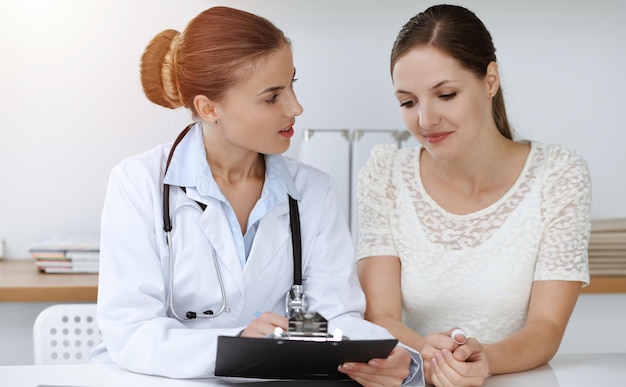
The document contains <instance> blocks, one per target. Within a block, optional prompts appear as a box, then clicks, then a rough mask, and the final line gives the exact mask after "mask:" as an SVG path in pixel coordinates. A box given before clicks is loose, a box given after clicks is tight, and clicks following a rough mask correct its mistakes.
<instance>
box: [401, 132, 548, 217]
mask: <svg viewBox="0 0 626 387" xmlns="http://www.w3.org/2000/svg"><path fill="white" fill-rule="evenodd" d="M524 142H525V143H528V144H530V151H529V152H528V156H526V161H525V162H524V167H523V168H522V170H521V171H520V173H519V175H518V176H517V179H515V183H513V185H512V186H511V187H510V188H509V189H508V190H507V191H506V192H505V193H504V194H503V195H502V196H501V197H500V198H499V199H498V200H496V201H495V202H493V203H491V204H489V205H488V206H487V207H484V208H481V209H480V210H478V211H474V212H470V213H467V214H455V213H452V212H450V211H448V210H446V209H445V208H443V207H441V206H440V205H439V203H437V202H436V201H435V199H433V198H432V197H431V196H430V195H429V194H428V192H427V191H426V189H425V188H424V183H423V181H422V174H421V172H420V154H421V152H422V149H423V147H421V146H417V147H415V154H414V160H415V162H414V163H413V165H414V166H415V167H414V168H415V169H414V176H415V179H414V181H415V182H416V184H417V188H418V192H421V193H422V195H423V198H424V200H425V201H426V202H427V203H428V204H429V205H430V206H431V207H433V208H434V209H436V210H437V211H439V212H441V213H442V214H444V215H445V216H446V217H449V218H454V219H472V218H479V217H481V216H484V215H485V214H488V213H491V212H494V211H496V210H497V209H498V208H499V207H500V206H501V205H502V204H503V203H505V202H506V201H507V200H509V199H510V198H511V196H513V195H514V194H515V192H516V191H517V190H518V189H519V186H520V185H521V184H522V183H524V182H525V181H526V180H527V179H528V177H527V175H528V170H529V169H530V166H531V165H532V161H533V160H534V159H535V154H536V152H537V143H536V142H534V141H524Z"/></svg>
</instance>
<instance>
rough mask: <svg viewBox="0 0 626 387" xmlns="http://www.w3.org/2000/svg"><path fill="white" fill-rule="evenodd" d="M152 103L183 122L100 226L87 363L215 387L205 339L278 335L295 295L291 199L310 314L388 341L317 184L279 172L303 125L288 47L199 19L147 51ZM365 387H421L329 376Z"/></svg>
mask: <svg viewBox="0 0 626 387" xmlns="http://www.w3.org/2000/svg"><path fill="white" fill-rule="evenodd" d="M141 80H142V84H143V87H144V91H145V94H146V96H147V97H148V98H149V99H150V100H151V101H152V102H154V103H157V104H159V105H162V106H165V107H168V108H177V107H180V106H184V107H186V108H189V109H190V110H191V112H192V115H193V118H194V120H195V123H194V124H192V125H190V126H189V127H188V128H186V130H185V131H184V132H183V133H181V135H180V136H179V138H178V139H177V140H176V141H175V142H174V144H168V145H163V146H159V147H157V148H155V149H152V150H150V151H147V152H145V153H143V154H140V155H138V156H135V157H131V158H129V159H127V160H124V161H122V162H121V163H120V164H119V165H118V166H116V167H115V168H114V169H113V171H112V172H111V176H110V181H109V186H108V190H107V195H106V200H105V204H104V208H103V214H102V230H101V267H100V283H99V293H98V316H97V317H98V324H99V326H100V329H101V331H102V336H103V338H104V341H103V343H102V344H101V345H100V346H99V347H97V348H96V349H95V350H94V352H93V353H92V354H91V355H90V356H89V358H88V362H91V363H97V362H115V363H118V364H119V365H121V366H122V367H125V368H127V369H129V370H131V371H134V372H139V373H145V374H154V375H162V376H167V377H173V378H199V377H211V376H213V375H214V366H215V354H216V345H217V337H218V336H219V335H232V336H234V335H238V334H239V335H241V336H244V337H263V336H265V335H267V334H271V333H272V332H274V329H275V328H276V327H280V328H282V329H284V330H286V329H287V322H288V321H287V318H286V317H284V316H285V308H286V305H285V304H286V298H285V295H286V293H287V291H288V290H289V289H290V288H291V286H292V284H293V281H294V261H293V251H294V250H292V249H293V246H294V243H296V244H297V242H298V238H297V235H296V237H294V235H293V233H292V231H291V230H290V224H292V223H293V222H291V221H290V216H294V210H291V211H290V205H289V204H290V203H289V199H288V198H289V197H291V198H293V199H294V200H295V202H297V205H298V206H299V209H296V210H295V212H296V213H297V214H299V218H300V223H301V239H300V240H301V251H302V277H303V288H304V292H305V294H306V296H307V297H308V303H309V309H310V310H314V311H317V312H319V313H321V314H322V315H323V316H324V317H326V318H327V319H328V320H329V331H332V330H333V329H334V328H341V329H342V331H343V333H344V335H346V336H348V337H350V338H351V339H372V338H391V337H392V336H391V335H390V334H389V333H388V332H387V331H386V330H385V329H383V328H380V327H378V326H376V325H374V324H372V323H369V322H367V321H365V320H363V319H362V314H363V312H364V309H365V298H364V295H363V293H362V290H361V288H360V286H359V283H358V279H357V277H356V274H355V263H354V256H353V249H352V244H351V243H350V240H351V238H350V235H349V231H348V229H347V226H346V222H345V221H344V218H343V216H342V215H341V213H340V210H339V208H338V203H337V198H336V192H335V190H334V187H333V185H332V183H331V181H330V179H329V177H328V176H327V175H326V174H324V173H322V172H320V171H318V170H316V169H314V168H312V167H309V166H306V165H303V164H300V163H298V162H297V161H294V160H291V159H287V158H284V157H282V156H281V155H280V154H281V153H283V152H284V151H286V150H287V149H288V147H289V144H290V138H291V137H292V136H293V134H294V129H293V126H294V123H295V117H296V116H298V115H300V114H301V113H302V106H300V104H299V103H298V100H297V99H296V96H295V94H294V91H293V88H292V86H293V83H294V82H295V68H294V65H293V59H292V53H291V46H290V42H289V40H288V39H287V38H286V37H285V36H284V35H283V33H282V31H280V30H279V29H277V28H276V27H275V26H274V25H273V24H272V23H270V22H269V21H268V20H266V19H264V18H261V17H258V16H256V15H252V14H250V13H247V12H244V11H239V10H235V9H232V8H227V7H214V8H210V9H208V10H206V11H204V12H202V13H200V14H199V15H198V16H196V17H195V18H194V19H193V20H191V22H190V23H189V24H188V26H187V27H186V29H185V30H184V31H183V32H182V33H179V32H177V31H174V30H166V31H163V32H161V33H160V34H158V35H157V36H156V37H154V38H153V40H152V41H151V42H150V44H149V45H148V46H147V48H146V50H145V52H144V54H143V56H142V61H141ZM339 369H340V370H341V371H342V372H345V373H346V374H347V375H349V376H350V377H351V378H352V379H354V380H356V381H357V382H359V383H361V384H362V385H365V386H370V385H371V386H374V385H376V386H398V385H401V384H404V385H418V386H421V385H423V375H422V372H421V358H420V355H419V354H418V353H416V352H415V351H412V350H408V349H407V348H405V347H403V346H398V347H396V348H395V349H394V350H393V352H392V353H391V355H390V356H389V357H388V358H387V359H374V360H372V361H370V362H369V363H367V364H366V363H351V364H343V365H341V366H340V367H339Z"/></svg>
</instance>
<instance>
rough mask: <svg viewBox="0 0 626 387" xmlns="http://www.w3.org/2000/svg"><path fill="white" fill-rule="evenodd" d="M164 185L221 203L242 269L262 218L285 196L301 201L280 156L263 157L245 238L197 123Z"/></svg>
mask: <svg viewBox="0 0 626 387" xmlns="http://www.w3.org/2000/svg"><path fill="white" fill-rule="evenodd" d="M163 182H164V183H165V184H169V185H171V186H178V187H185V188H186V189H195V190H196V191H197V192H198V194H200V196H203V197H206V198H211V199H215V200H219V201H220V203H221V205H222V209H223V210H224V213H225V214H226V218H227V219H228V224H229V226H230V231H231V234H232V235H233V239H234V241H235V245H236V247H237V253H238V255H239V262H240V264H241V267H242V268H243V267H244V266H245V263H246V260H247V259H248V255H249V254H250V250H251V248H252V243H253V242H254V237H255V235H256V231H257V228H258V226H259V221H260V220H261V218H263V217H264V216H265V215H266V214H267V213H268V212H269V211H270V210H272V209H273V208H274V207H276V206H277V205H279V204H281V203H284V202H285V201H286V200H287V195H291V197H293V198H294V199H296V200H297V199H299V198H300V195H299V193H298V191H297V189H296V186H295V184H294V181H293V179H292V178H291V176H290V175H289V171H288V170H287V165H286V164H285V160H284V159H283V156H281V155H265V182H264V184H263V190H262V191H261V197H260V198H259V200H258V201H257V202H256V204H255V205H254V208H252V211H251V212H250V215H249V216H248V222H247V224H248V228H247V230H246V232H245V234H242V233H241V227H240V226H239V221H238V220H237V216H236V215H235V211H234V210H233V208H232V206H231V205H230V203H229V202H228V200H227V199H226V197H225V196H224V194H223V193H222V191H221V189H220V187H219V186H218V184H217V182H216V181H215V179H214V178H213V174H212V173H211V167H210V166H209V163H208V162H207V159H206V153H205V149H204V141H203V137H202V125H201V124H200V123H196V124H195V125H194V126H193V127H192V128H191V130H190V131H189V133H187V135H185V137H184V138H183V139H182V140H181V142H180V143H179V144H178V146H177V147H176V151H175V152H174V155H173V156H172V160H171V162H170V166H169V168H168V170H167V173H166V175H165V178H164V179H163Z"/></svg>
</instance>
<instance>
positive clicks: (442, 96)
mask: <svg viewBox="0 0 626 387" xmlns="http://www.w3.org/2000/svg"><path fill="white" fill-rule="evenodd" d="M454 97H456V93H448V94H441V95H440V96H439V98H441V99H443V100H444V101H448V100H450V99H452V98H454Z"/></svg>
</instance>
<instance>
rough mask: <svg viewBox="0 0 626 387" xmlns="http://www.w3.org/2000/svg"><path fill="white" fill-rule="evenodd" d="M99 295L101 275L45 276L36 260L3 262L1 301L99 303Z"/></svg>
mask: <svg viewBox="0 0 626 387" xmlns="http://www.w3.org/2000/svg"><path fill="white" fill-rule="evenodd" d="M97 295H98V275H97V274H74V273H71V274H45V273H40V272H39V271H38V270H37V267H36V266H35V261H34V260H32V259H15V260H4V259H0V302H66V301H85V302H95V301H96V299H97Z"/></svg>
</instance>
